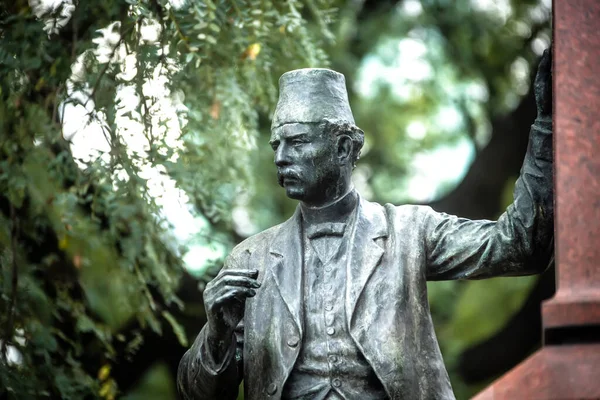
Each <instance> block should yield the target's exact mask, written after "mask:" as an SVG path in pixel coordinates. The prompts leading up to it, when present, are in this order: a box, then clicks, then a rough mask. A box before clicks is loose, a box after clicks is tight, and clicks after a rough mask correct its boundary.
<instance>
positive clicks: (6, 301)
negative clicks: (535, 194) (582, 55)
mask: <svg viewBox="0 0 600 400" xmlns="http://www.w3.org/2000/svg"><path fill="white" fill-rule="evenodd" d="M46 3H47V2H46V1H42V0H30V1H29V2H27V1H25V0H16V1H14V2H11V4H9V2H5V3H3V4H2V5H0V154H1V155H0V264H1V274H0V316H1V317H0V341H1V344H0V350H2V355H0V357H1V360H2V363H3V365H2V368H0V398H4V397H7V398H18V399H27V398H38V397H42V398H43V397H49V398H64V399H69V398H73V399H79V398H99V397H101V398H105V399H110V398H114V397H116V396H118V395H120V394H122V392H123V390H120V389H119V384H120V383H121V381H119V382H118V381H117V377H116V373H115V370H116V368H117V367H118V366H119V365H120V363H121V364H122V363H123V362H124V361H129V360H132V359H135V357H136V354H139V351H140V349H141V348H142V347H143V346H144V341H145V340H146V337H147V333H148V332H156V334H157V335H162V336H160V337H161V338H164V337H166V336H167V335H172V336H175V337H176V340H179V342H181V343H183V344H185V343H186V342H188V343H189V341H190V340H192V338H193V335H194V334H195V332H197V330H198V329H199V328H200V325H201V322H202V320H201V316H202V310H201V308H202V306H201V305H200V304H199V303H193V302H190V301H189V300H188V299H187V298H182V299H181V300H180V298H179V296H178V294H179V292H178V291H177V288H178V287H179V286H180V284H181V283H182V282H183V281H185V280H186V279H187V278H189V276H187V275H185V271H184V269H183V268H182V267H183V257H184V254H185V253H184V250H185V249H181V248H180V246H179V245H180V243H179V242H178V241H177V239H176V238H174V237H173V235H172V230H171V227H170V226H169V223H168V221H167V220H166V218H165V216H164V207H165V206H164V204H165V203H164V200H163V196H162V195H163V193H164V192H166V191H167V189H172V188H176V189H177V190H179V191H180V192H181V193H182V198H183V199H184V200H185V201H187V202H189V203H190V204H192V205H193V211H194V214H195V215H199V216H201V218H202V219H203V220H205V221H208V225H209V226H210V229H209V231H208V234H207V235H206V237H203V238H202V240H201V242H202V243H203V244H204V245H206V246H208V245H216V244H219V245H220V246H221V247H220V248H222V249H224V251H223V253H225V252H226V251H227V249H228V248H230V247H231V246H232V245H233V244H234V243H235V242H236V241H239V240H241V239H243V238H244V237H246V236H248V235H250V234H252V233H255V232H257V231H259V230H262V229H265V228H267V227H269V226H272V225H274V224H276V223H279V222H281V221H282V220H284V219H285V218H286V217H288V216H289V215H290V214H291V212H292V210H293V208H294V207H295V203H294V202H293V201H290V200H289V199H286V198H285V196H284V193H283V191H282V190H280V189H279V188H278V187H277V186H276V185H277V184H276V179H275V175H274V169H273V166H272V152H271V151H270V150H269V148H268V146H267V145H266V142H267V141H268V135H269V117H270V113H271V112H272V110H273V108H274V107H273V106H274V102H275V100H276V94H277V92H276V90H277V85H276V79H277V78H278V77H279V75H280V74H281V73H283V72H285V71H286V70H289V69H294V68H302V67H323V66H328V65H331V66H332V67H333V68H334V69H336V70H338V71H341V72H343V73H344V74H345V75H346V78H347V82H348V88H349V91H350V100H351V104H352V107H353V110H354V114H355V118H356V121H357V123H358V125H359V126H360V127H361V128H362V129H363V130H364V131H365V132H366V147H365V149H364V151H363V155H362V158H361V160H360V161H359V164H358V167H357V169H356V171H355V172H356V174H355V177H356V179H355V184H356V186H357V187H358V188H359V191H360V192H361V193H362V195H363V196H365V197H367V198H370V199H372V200H375V201H379V202H392V203H395V204H400V203H403V202H412V201H423V202H426V201H429V200H432V199H433V198H434V197H436V196H438V197H439V196H441V195H443V194H444V193H446V192H447V191H449V190H452V188H453V187H454V186H455V183H456V181H457V180H459V179H460V175H461V174H460V173H457V174H454V175H456V176H453V177H452V178H451V179H449V180H446V181H444V180H441V181H440V180H438V181H437V182H433V183H432V182H428V181H429V176H427V175H426V176H421V175H419V174H418V171H417V169H418V168H416V167H415V160H418V159H419V157H421V159H425V161H426V163H431V162H432V161H431V160H433V159H435V158H439V157H440V155H439V154H440V153H437V151H438V150H439V149H440V148H452V149H455V148H457V147H458V146H459V145H462V146H466V147H468V149H470V150H469V152H468V153H467V154H468V155H467V156H465V157H466V158H472V157H476V156H477V151H478V149H480V148H482V147H483V146H485V145H486V144H487V142H488V140H489V138H490V135H492V134H502V132H494V131H493V128H494V127H492V126H491V121H493V119H494V118H496V117H498V116H501V115H505V114H509V113H510V112H511V111H512V110H513V109H514V108H515V107H516V105H517V104H518V103H519V101H520V99H521V97H522V96H523V95H524V94H525V93H526V92H527V89H528V87H529V81H528V75H529V73H530V72H531V70H532V69H534V68H535V61H536V58H537V54H539V50H540V48H541V47H544V46H545V45H546V44H547V42H548V41H549V37H550V35H549V21H548V18H549V13H548V11H549V10H548V2H547V1H544V0H526V1H512V0H505V1H499V2H481V1H471V0H457V1H453V2H449V1H430V0H422V1H417V0H400V1H384V0H378V1H375V2H374V1H364V2H363V1H352V2H341V1H340V2H337V1H334V0H286V1H277V0H206V1H184V0H170V1H167V0H105V1H73V0H62V1H54V2H52V4H53V6H52V7H48V6H47V5H46ZM382 4H392V5H393V7H391V8H388V9H383V11H382V8H383V6H382ZM482 4H483V5H482ZM486 4H487V6H485V5H486ZM336 7H337V8H336ZM379 7H382V8H379ZM411 54H412V55H411ZM406 71H412V73H408V72H406ZM518 123H522V124H530V123H531V121H518ZM70 145H72V146H70ZM86 146H87V147H88V149H87V151H85V152H81V151H75V150H76V149H80V148H82V147H84V148H85V147H86ZM463 154H464V153H463ZM458 161H461V160H449V161H448V167H450V166H451V165H450V164H455V163H458V164H460V163H459V162H458ZM422 164H423V162H421V165H422ZM468 164H469V160H468V159H467V160H462V165H463V169H465V168H467V167H468ZM445 167H446V166H445V165H443V166H441V167H440V169H445ZM499 168H500V166H499ZM463 173H464V171H463ZM157 182H158V183H157ZM415 182H416V183H419V184H427V185H428V187H433V189H428V190H427V191H426V196H424V195H422V194H421V193H418V192H417V191H416V190H415V187H416V186H415ZM508 186H510V184H509V183H507V187H508ZM474 195H476V194H474ZM508 197H510V196H508ZM508 197H507V198H508ZM505 203H506V201H505ZM505 205H506V204H505ZM232 209H233V213H232V212H231V210H232ZM232 215H235V216H236V218H233V219H232ZM490 217H494V216H490ZM196 222H197V221H193V222H192V221H190V223H196ZM219 267H220V262H219V260H215V262H214V263H213V265H212V268H210V269H207V270H206V271H205V275H204V276H202V277H201V280H202V281H204V282H206V281H207V280H209V279H210V277H211V276H212V274H214V273H215V271H216V270H218V268H219ZM531 283H532V280H531V279H530V280H521V281H518V280H512V281H511V283H510V284H507V283H506V281H504V280H492V281H486V282H475V283H468V284H467V283H464V282H441V283H435V284H432V285H431V286H430V287H429V299H430V305H431V310H432V314H433V317H434V320H435V325H436V331H437V334H438V337H439V339H440V344H441V348H442V351H443V353H444V356H445V361H446V364H447V367H448V369H449V372H450V374H451V378H452V381H453V385H454V388H455V390H456V393H457V396H458V397H459V398H464V397H467V396H468V395H470V394H471V393H473V388H469V387H467V386H465V385H463V384H462V383H461V380H460V377H459V376H457V374H456V360H457V358H458V357H459V355H460V352H461V351H462V350H463V349H464V348H466V347H468V346H469V345H472V344H473V343H476V342H478V341H481V340H483V339H485V338H486V337H488V336H489V335H490V334H492V333H493V332H494V331H496V330H497V329H498V328H499V327H500V326H502V325H503V324H504V323H505V321H506V320H507V319H508V318H509V317H510V316H511V314H512V313H513V312H514V310H515V309H517V308H518V307H519V306H520V303H521V301H522V299H523V297H524V296H525V295H526V294H527V290H528V289H529V287H530V286H531ZM194 284H195V282H194ZM194 289H195V287H194ZM184 302H185V310H184V312H182V311H181V309H182V306H183V305H184V304H183V303H184ZM492 306H495V307H494V308H493V310H494V312H490V310H491V309H492V308H491V307H492ZM182 315H184V317H182ZM186 319H187V320H193V321H195V324H194V325H190V326H191V328H189V329H185V330H184V327H182V325H185V324H186V321H187V320H186ZM472 327H477V328H476V329H475V328H472ZM185 328H188V326H187V325H186V326H185ZM16 352H18V353H16ZM15 354H18V355H19V358H18V359H15ZM145 367H147V368H149V367H150V366H149V365H146V366H145ZM169 373H171V374H172V371H170V372H169V371H168V370H167V369H166V368H164V365H158V366H155V367H154V368H151V369H150V371H149V372H148V376H147V377H146V378H144V379H142V380H141V382H140V385H141V388H140V389H139V391H138V392H137V394H136V393H130V394H128V395H129V396H130V398H136V396H137V397H138V398H142V397H143V398H149V397H148V396H150V394H152V395H154V396H171V395H172V393H173V387H172V376H171V377H169V376H168V374H169ZM161 382H162V384H161Z"/></svg>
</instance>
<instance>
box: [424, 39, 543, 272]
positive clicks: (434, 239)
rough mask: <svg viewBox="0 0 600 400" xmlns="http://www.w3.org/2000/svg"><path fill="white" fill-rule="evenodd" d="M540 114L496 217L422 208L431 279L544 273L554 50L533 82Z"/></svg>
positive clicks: (541, 64) (541, 63)
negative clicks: (510, 196) (508, 199)
mask: <svg viewBox="0 0 600 400" xmlns="http://www.w3.org/2000/svg"><path fill="white" fill-rule="evenodd" d="M534 90H535V96H536V103H537V110H538V117H537V119H536V120H535V122H534V124H533V125H532V127H531V132H530V135H529V146H528V149H527V154H526V156H525V160H524V162H523V167H522V168H521V174H520V176H519V178H518V179H517V182H516V185H515V190H514V201H513V203H512V204H511V205H510V206H509V207H508V209H507V210H506V212H505V213H504V214H502V215H501V216H500V218H499V219H498V221H487V220H480V221H472V220H468V219H465V218H458V217H455V216H451V215H447V214H444V213H437V212H435V211H433V210H432V209H430V208H426V209H424V211H423V212H424V216H423V218H424V221H423V222H424V229H425V232H424V236H425V248H426V257H427V270H426V274H427V279H429V280H443V279H481V278H488V277H493V276H516V275H528V274H534V273H540V272H542V271H544V270H545V269H546V267H547V266H548V264H549V262H550V260H551V259H552V256H553V233H554V207H553V190H552V79H551V54H550V51H549V50H546V52H544V55H543V56H542V60H541V62H540V65H539V68H538V72H537V76H536V80H535V84H534Z"/></svg>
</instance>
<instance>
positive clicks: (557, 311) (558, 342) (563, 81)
mask: <svg viewBox="0 0 600 400" xmlns="http://www.w3.org/2000/svg"><path fill="white" fill-rule="evenodd" d="M553 57H554V86H553V93H554V116H555V117H554V132H555V134H554V163H555V206H556V209H555V212H556V213H555V218H556V219H555V243H556V248H555V249H556V267H557V268H556V269H557V275H556V279H557V291H556V295H555V296H554V297H553V298H552V299H550V300H548V301H547V302H545V303H544V304H543V305H542V315H543V324H544V346H543V347H542V349H541V350H539V351H538V352H537V353H535V354H534V355H532V356H531V357H529V358H528V359H527V360H525V361H524V362H523V363H521V364H520V365H518V366H517V367H515V368H514V369H513V370H511V371H510V372H508V373H507V374H506V375H504V376H503V377H501V378H500V379H498V380H497V381H496V382H494V383H493V384H492V385H491V386H489V387H488V388H487V389H485V390H484V391H483V392H481V393H479V394H478V395H477V396H476V397H475V399H477V400H484V399H485V400H487V399H600V1H597V0H573V1H566V0H560V1H559V0H556V1H554V49H553ZM515 340H519V338H515Z"/></svg>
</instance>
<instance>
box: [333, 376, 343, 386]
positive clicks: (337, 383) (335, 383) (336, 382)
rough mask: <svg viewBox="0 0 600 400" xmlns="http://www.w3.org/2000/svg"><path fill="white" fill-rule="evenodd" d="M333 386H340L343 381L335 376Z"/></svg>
mask: <svg viewBox="0 0 600 400" xmlns="http://www.w3.org/2000/svg"><path fill="white" fill-rule="evenodd" d="M333 386H335V387H336V388H339V387H340V386H342V381H340V380H339V379H337V378H335V379H334V380H333Z"/></svg>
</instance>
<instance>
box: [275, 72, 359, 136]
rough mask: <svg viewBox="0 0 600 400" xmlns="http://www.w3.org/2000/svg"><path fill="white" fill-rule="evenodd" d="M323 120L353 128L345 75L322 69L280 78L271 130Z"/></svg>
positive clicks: (292, 73) (293, 73)
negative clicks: (346, 124) (345, 123)
mask: <svg viewBox="0 0 600 400" xmlns="http://www.w3.org/2000/svg"><path fill="white" fill-rule="evenodd" d="M325 119H327V120H329V121H333V122H347V123H351V124H353V125H354V117H353V116H352V110H350V103H349V102H348V92H347V91H346V79H345V78H344V75H342V74H340V73H339V72H335V71H332V70H330V69H325V68H304V69H296V70H293V71H289V72H286V73H285V74H283V75H281V78H279V101H278V102H277V107H276V108H275V113H274V114H273V122H272V123H271V129H275V128H278V127H280V126H281V125H283V124H290V123H314V122H322V121H323V120H325Z"/></svg>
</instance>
